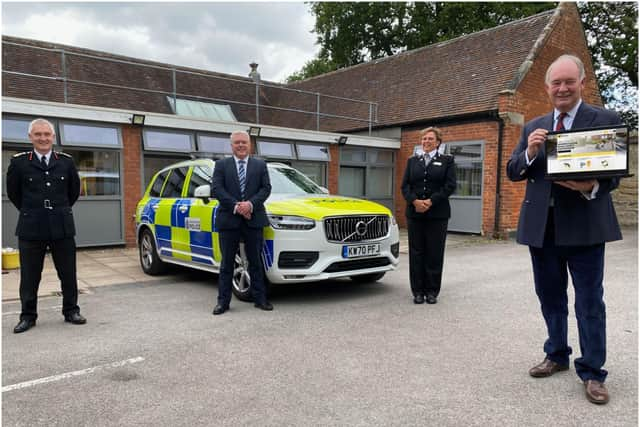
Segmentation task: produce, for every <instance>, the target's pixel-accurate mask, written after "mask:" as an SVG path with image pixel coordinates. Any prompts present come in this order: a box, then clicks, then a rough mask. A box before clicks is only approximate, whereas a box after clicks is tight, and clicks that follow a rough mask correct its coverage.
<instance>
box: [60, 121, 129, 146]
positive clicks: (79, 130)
mask: <svg viewBox="0 0 640 427" xmlns="http://www.w3.org/2000/svg"><path fill="white" fill-rule="evenodd" d="M60 133H61V141H62V144H68V145H107V146H110V147H119V146H120V138H119V136H118V128H115V127H102V126H88V125H75V124H71V123H60Z"/></svg>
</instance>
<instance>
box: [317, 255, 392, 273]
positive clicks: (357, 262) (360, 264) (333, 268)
mask: <svg viewBox="0 0 640 427" xmlns="http://www.w3.org/2000/svg"><path fill="white" fill-rule="evenodd" d="M389 264H391V261H389V258H387V257H378V258H366V259H354V260H351V261H340V262H334V263H333V264H331V265H330V266H329V267H327V268H326V269H325V270H324V271H325V272H326V273H338V272H342V271H352V270H364V269H365V268H374V267H384V266H385V265H389Z"/></svg>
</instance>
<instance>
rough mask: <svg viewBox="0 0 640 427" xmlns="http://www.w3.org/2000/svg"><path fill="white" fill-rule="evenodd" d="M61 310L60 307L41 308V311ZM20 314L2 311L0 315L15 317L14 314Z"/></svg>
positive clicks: (18, 312)
mask: <svg viewBox="0 0 640 427" xmlns="http://www.w3.org/2000/svg"><path fill="white" fill-rule="evenodd" d="M61 308H62V306H61V305H54V306H53V307H47V308H43V309H41V310H59V309H61ZM20 313H21V312H20V311H3V312H2V315H3V316H9V315H11V316H15V315H16V314H20Z"/></svg>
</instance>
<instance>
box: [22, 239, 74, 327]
mask: <svg viewBox="0 0 640 427" xmlns="http://www.w3.org/2000/svg"><path fill="white" fill-rule="evenodd" d="M18 248H19V249H20V301H21V303H22V313H21V314H20V319H25V320H35V319H36V318H37V317H38V288H39V287H40V279H41V277H42V268H43V266H44V257H45V254H46V251H47V248H49V249H50V250H51V256H52V258H53V264H54V265H55V267H56V272H57V273H58V278H59V279H60V282H61V288H62V314H63V315H65V316H67V315H69V314H72V313H79V312H80V307H78V281H77V278H76V242H75V239H74V238H73V237H66V238H64V239H56V240H22V239H19V240H18Z"/></svg>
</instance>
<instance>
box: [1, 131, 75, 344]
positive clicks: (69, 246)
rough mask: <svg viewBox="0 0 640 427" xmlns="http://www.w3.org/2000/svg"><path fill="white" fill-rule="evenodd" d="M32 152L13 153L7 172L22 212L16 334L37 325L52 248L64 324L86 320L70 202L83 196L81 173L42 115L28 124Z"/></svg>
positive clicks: (12, 194)
mask: <svg viewBox="0 0 640 427" xmlns="http://www.w3.org/2000/svg"><path fill="white" fill-rule="evenodd" d="M29 139H30V140H31V143H32V144H33V151H27V152H24V153H19V154H16V155H15V156H13V158H12V159H11V163H10V164H9V169H8V171H7V195H8V196H9V199H10V200H11V202H12V203H13V204H14V205H15V207H16V208H18V210H19V211H20V217H19V218H18V227H17V228H16V236H18V248H19V249H20V266H21V268H20V301H21V302H22V313H21V314H20V322H19V323H18V324H17V325H16V327H15V328H14V329H13V332H15V333H16V334H17V333H20V332H25V331H27V330H29V329H30V328H31V327H33V326H35V324H36V318H37V317H38V312H37V303H38V286H39V285H40V278H41V275H42V267H43V264H44V256H45V253H46V250H47V248H49V249H50V250H51V255H52V257H53V263H54V264H55V267H56V271H57V272H58V277H59V278H60V281H61V282H62V296H63V300H62V314H63V315H64V320H65V321H66V322H70V323H73V324H75V325H82V324H84V323H86V322H87V320H86V319H85V318H84V317H82V316H81V315H80V307H78V283H77V280H76V243H75V240H74V236H75V226H74V223H73V214H72V212H71V206H73V204H74V203H75V201H76V200H78V196H79V195H80V177H79V176H78V171H77V170H76V167H75V165H74V164H73V159H72V158H71V156H70V155H68V154H66V153H59V152H55V151H53V150H52V147H53V140H54V139H55V131H54V129H53V125H52V124H51V123H49V122H48V121H47V120H44V119H36V120H34V121H32V122H31V123H30V124H29Z"/></svg>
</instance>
